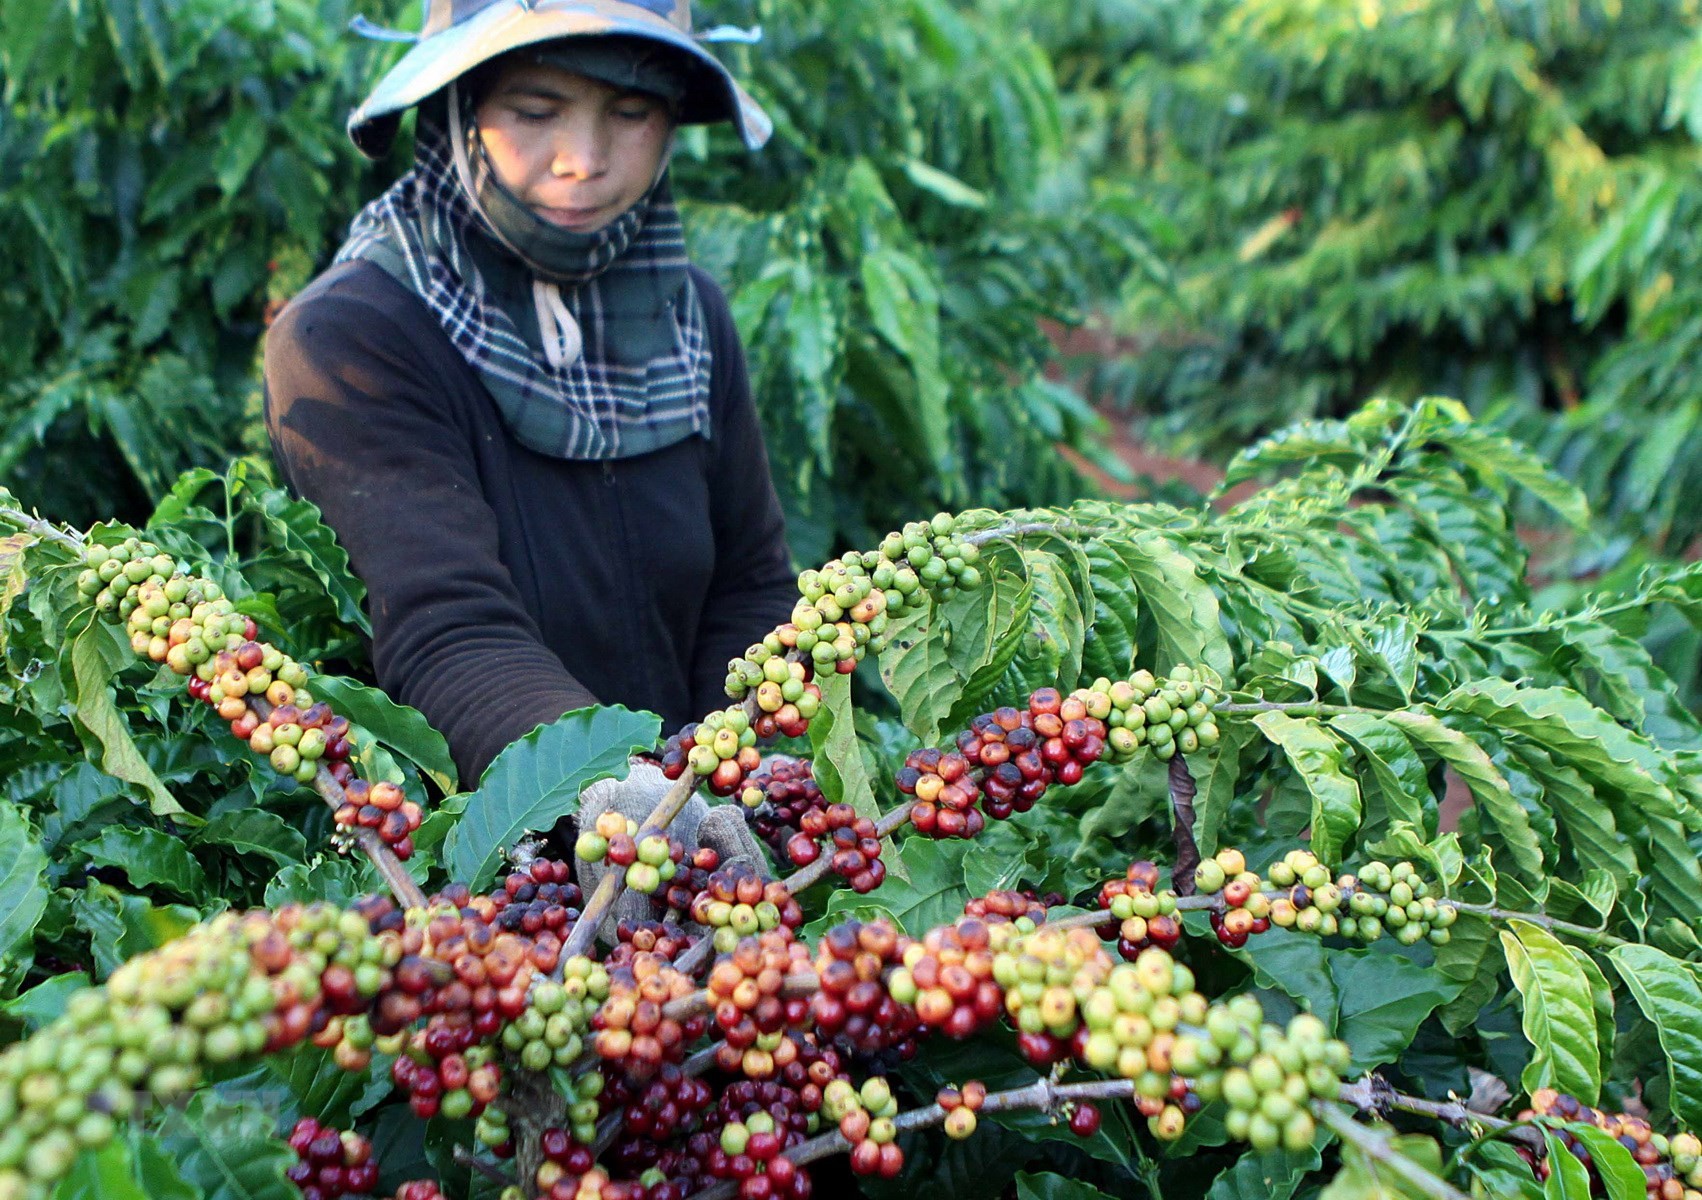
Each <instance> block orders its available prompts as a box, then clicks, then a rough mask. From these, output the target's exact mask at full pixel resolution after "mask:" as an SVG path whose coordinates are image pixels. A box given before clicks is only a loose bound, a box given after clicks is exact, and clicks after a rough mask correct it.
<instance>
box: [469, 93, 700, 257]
mask: <svg viewBox="0 0 1702 1200" xmlns="http://www.w3.org/2000/svg"><path fill="white" fill-rule="evenodd" d="M477 115H478V123H479V136H480V138H481V139H482V141H483V143H484V150H485V156H486V158H487V159H488V160H489V162H490V165H491V169H492V170H494V171H495V172H496V177H497V179H498V180H499V181H501V183H502V184H503V186H505V187H507V188H508V190H509V191H511V192H513V193H514V194H515V195H516V196H518V197H519V198H520V199H521V201H522V202H523V203H525V204H526V205H527V206H528V207H529V208H531V210H532V211H533V212H534V213H536V214H537V215H538V216H539V217H540V218H542V219H543V220H545V221H548V222H549V223H550V224H552V225H555V226H557V227H559V228H561V229H567V230H571V231H573V232H574V233H595V232H596V231H597V230H599V229H602V228H603V227H604V226H606V225H608V224H609V223H611V222H612V221H614V220H615V219H616V218H617V217H619V216H620V215H621V214H622V213H624V212H626V210H627V209H629V208H631V207H632V206H633V205H634V204H636V203H637V202H638V201H639V199H640V198H642V197H643V195H644V193H645V192H647V191H649V190H650V185H651V184H652V183H653V182H655V179H656V173H657V171H658V170H659V169H660V168H661V165H662V156H663V155H664V154H665V153H667V150H668V142H669V137H670V135H671V134H672V132H673V117H672V115H671V114H670V113H669V111H668V105H667V103H666V102H665V101H663V100H661V99H660V98H658V97H656V96H652V95H649V94H648V93H645V92H623V91H621V90H619V89H618V88H614V87H610V86H609V85H608V84H606V83H603V82H602V81H601V80H597V79H590V78H588V77H586V76H584V75H575V74H573V73H572V72H570V71H564V70H562V69H561V68H559V67H552V66H546V65H544V64H542V63H536V62H526V61H523V60H522V61H516V62H513V63H510V64H508V65H507V66H506V67H505V68H504V69H503V71H502V73H501V75H499V76H498V77H497V80H496V82H495V84H493V85H492V87H491V89H490V91H489V92H488V93H487V94H486V96H485V99H484V100H483V102H482V103H480V105H479V108H478V114H477Z"/></svg>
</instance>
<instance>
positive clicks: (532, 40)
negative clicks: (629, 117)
mask: <svg viewBox="0 0 1702 1200" xmlns="http://www.w3.org/2000/svg"><path fill="white" fill-rule="evenodd" d="M426 2H427V8H426V15H425V22H424V24H423V25H422V26H421V29H420V32H419V33H418V34H396V33H385V32H383V31H377V30H374V28H373V27H372V26H370V25H366V24H365V23H364V22H362V23H358V24H357V29H360V30H361V31H363V32H367V33H377V34H378V35H379V36H384V37H388V38H392V39H396V40H402V39H406V40H410V41H414V42H416V45H415V46H414V48H413V49H412V50H410V51H408V53H407V54H405V55H403V56H402V60H401V61H400V62H398V63H397V64H396V65H395V66H394V67H392V68H391V69H390V71H389V72H388V73H387V74H386V75H385V76H384V78H383V79H381V80H379V81H378V86H377V87H375V88H374V89H373V90H372V94H371V95H370V96H368V97H367V98H366V102H365V103H363V104H362V105H361V106H360V107H359V108H357V109H355V110H354V112H353V113H351V114H350V115H349V126H348V128H349V137H350V138H352V139H353V140H354V143H355V145H356V146H357V147H359V148H360V151H361V153H363V154H365V155H367V156H368V157H371V158H378V157H380V156H382V155H383V154H384V153H385V152H386V151H387V150H388V149H389V148H390V144H391V142H392V141H393V140H394V139H395V137H396V129H397V126H398V125H399V124H400V123H401V120H402V114H403V113H405V112H406V111H407V110H408V109H410V108H412V107H413V106H414V105H416V104H418V103H419V102H420V101H422V100H424V99H425V98H426V97H428V96H431V95H433V94H435V93H436V92H438V91H440V90H442V89H443V88H445V87H447V86H449V84H451V83H452V82H454V81H455V80H456V79H459V78H460V77H461V76H462V75H464V74H466V73H467V72H468V71H470V70H472V69H473V68H474V67H477V66H479V65H480V64H481V63H485V62H489V61H490V60H491V59H493V58H496V57H497V56H499V55H502V54H506V53H508V52H509V51H510V50H517V49H520V48H521V47H524V46H533V45H537V44H538V43H540V42H549V41H555V40H556V39H558V38H581V37H608V36H624V37H637V38H644V39H647V40H649V41H653V42H659V43H661V44H662V45H665V46H670V47H673V48H674V49H676V50H678V51H679V52H680V53H681V56H682V60H683V61H684V62H685V63H687V64H689V65H690V66H691V67H692V68H693V71H692V74H691V80H690V83H689V84H688V86H687V90H686V95H685V97H684V99H683V100H682V101H681V104H680V113H679V117H680V120H681V121H682V122H684V123H687V124H708V123H713V122H716V121H730V122H732V125H733V127H734V129H736V130H737V131H738V133H739V137H740V138H741V139H742V140H743V141H744V143H745V145H746V146H749V147H750V148H751V149H753V150H755V149H757V148H759V147H760V146H762V145H763V143H765V142H766V141H768V138H769V135H770V134H771V133H772V132H773V131H774V123H773V122H772V121H771V120H769V117H768V114H767V113H765V112H763V111H762V108H761V106H759V105H758V104H757V102H756V101H755V100H752V99H751V98H750V96H748V95H747V94H746V93H745V90H744V89H743V88H741V87H740V86H739V85H738V82H737V81H736V80H734V78H733V76H732V75H731V74H730V73H729V72H728V70H727V68H726V67H724V66H722V65H721V63H720V62H719V61H718V60H717V59H716V58H715V56H714V55H713V54H711V53H710V52H709V51H708V50H707V49H705V48H704V46H703V45H702V43H701V42H700V41H699V40H698V39H697V38H696V37H695V36H693V34H692V27H691V0H529V2H528V0H426Z"/></svg>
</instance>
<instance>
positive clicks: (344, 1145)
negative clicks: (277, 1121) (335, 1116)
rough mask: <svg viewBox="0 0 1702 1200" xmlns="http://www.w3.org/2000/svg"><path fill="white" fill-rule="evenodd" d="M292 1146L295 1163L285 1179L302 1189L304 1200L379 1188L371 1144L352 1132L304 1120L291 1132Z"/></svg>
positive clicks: (367, 1192)
mask: <svg viewBox="0 0 1702 1200" xmlns="http://www.w3.org/2000/svg"><path fill="white" fill-rule="evenodd" d="M289 1145H290V1149H291V1150H294V1151H295V1154H296V1161H295V1162H294V1163H292V1164H291V1165H290V1168H289V1170H288V1171H286V1172H285V1176H286V1178H288V1179H289V1181H290V1182H291V1183H293V1184H295V1185H296V1187H298V1188H300V1189H301V1196H302V1200H337V1197H339V1196H366V1195H370V1194H371V1193H372V1190H373V1189H374V1188H376V1187H377V1186H378V1164H377V1163H376V1162H374V1161H373V1158H372V1143H371V1142H369V1141H367V1139H366V1138H364V1137H362V1136H361V1135H360V1134H358V1133H355V1132H354V1131H353V1130H343V1131H340V1132H339V1131H338V1130H337V1129H334V1128H332V1127H331V1126H329V1125H321V1124H320V1123H319V1122H318V1121H316V1120H314V1118H312V1117H303V1118H302V1119H301V1120H299V1121H297V1122H296V1123H295V1126H294V1128H292V1129H291V1130H290V1136H289Z"/></svg>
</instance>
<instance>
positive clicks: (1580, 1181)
mask: <svg viewBox="0 0 1702 1200" xmlns="http://www.w3.org/2000/svg"><path fill="white" fill-rule="evenodd" d="M1542 1133H1543V1138H1544V1140H1546V1141H1547V1143H1548V1166H1549V1173H1548V1178H1547V1179H1546V1180H1544V1181H1543V1185H1542V1194H1543V1200H1590V1172H1589V1168H1587V1167H1585V1166H1584V1164H1583V1163H1581V1162H1579V1161H1578V1160H1577V1159H1576V1158H1574V1157H1573V1156H1572V1152H1571V1151H1570V1150H1568V1149H1567V1148H1566V1144H1565V1143H1564V1142H1562V1141H1561V1140H1560V1139H1559V1138H1558V1137H1556V1136H1555V1135H1554V1131H1553V1130H1552V1129H1544V1130H1543V1131H1542Z"/></svg>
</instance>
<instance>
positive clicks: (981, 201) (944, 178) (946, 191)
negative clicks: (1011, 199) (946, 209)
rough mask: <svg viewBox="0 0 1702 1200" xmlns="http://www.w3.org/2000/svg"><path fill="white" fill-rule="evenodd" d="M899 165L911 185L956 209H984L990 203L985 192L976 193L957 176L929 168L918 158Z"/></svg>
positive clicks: (904, 161)
mask: <svg viewBox="0 0 1702 1200" xmlns="http://www.w3.org/2000/svg"><path fill="white" fill-rule="evenodd" d="M901 165H902V167H903V168H904V174H905V175H906V176H907V177H908V178H909V180H910V182H911V183H914V184H915V185H916V186H917V187H919V188H921V189H922V190H923V191H926V192H931V193H932V194H933V195H935V196H937V197H939V198H940V199H941V200H944V201H945V202H946V203H947V204H950V205H952V206H954V207H956V208H986V207H987V205H988V204H989V203H990V200H989V198H988V196H987V194H986V193H985V192H981V191H977V190H976V189H975V188H972V187H970V186H969V185H968V184H967V183H965V182H963V180H961V179H959V178H958V177H957V176H955V175H949V174H947V173H946V172H944V171H942V170H940V169H939V168H938V167H931V166H929V165H928V164H927V163H925V162H923V161H922V160H921V159H919V158H906V159H904V160H903V162H902V163H901Z"/></svg>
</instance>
